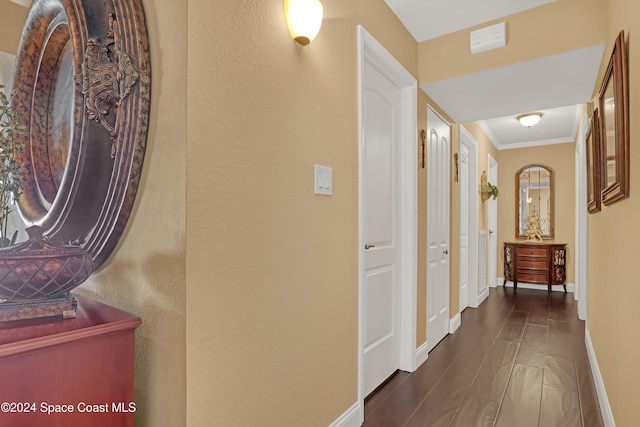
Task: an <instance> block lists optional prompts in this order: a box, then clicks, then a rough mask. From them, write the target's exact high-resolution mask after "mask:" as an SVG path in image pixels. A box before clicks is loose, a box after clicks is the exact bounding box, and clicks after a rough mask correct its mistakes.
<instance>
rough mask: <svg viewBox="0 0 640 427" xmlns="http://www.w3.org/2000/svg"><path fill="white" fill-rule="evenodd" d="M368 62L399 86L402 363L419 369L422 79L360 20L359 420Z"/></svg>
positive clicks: (408, 368)
mask: <svg viewBox="0 0 640 427" xmlns="http://www.w3.org/2000/svg"><path fill="white" fill-rule="evenodd" d="M365 63H368V64H370V65H372V66H373V67H374V68H376V70H378V71H379V72H380V73H381V74H382V75H383V76H385V77H386V78H388V79H389V80H390V81H391V82H393V83H394V84H395V85H396V86H398V88H400V97H401V101H400V102H401V112H400V116H401V118H400V122H401V127H402V129H401V131H400V133H401V137H400V139H401V140H400V146H399V152H400V165H401V167H400V170H399V171H397V176H396V178H397V179H398V182H399V188H400V189H401V191H400V194H399V206H398V213H399V215H400V221H399V224H400V227H399V230H398V236H397V237H398V242H399V245H398V246H399V248H398V249H399V252H400V254H401V256H400V257H399V260H398V268H399V270H400V271H399V274H398V276H397V277H399V281H398V284H399V286H400V307H401V309H400V313H401V315H400V328H399V333H400V369H401V370H403V371H408V372H413V371H414V370H415V369H416V299H417V282H418V271H417V270H418V172H417V162H418V150H417V126H418V124H417V123H418V118H417V111H418V82H417V81H416V79H415V78H414V77H413V76H412V75H411V74H410V73H409V72H408V71H407V70H406V69H405V68H404V67H403V66H402V65H401V64H400V63H399V62H398V61H397V60H396V59H395V58H394V57H393V56H392V55H391V54H390V53H389V52H388V51H387V50H386V49H385V48H384V47H383V46H382V45H381V44H380V43H378V41H376V40H375V39H374V38H373V36H371V34H369V33H368V32H367V30H365V29H364V27H362V26H361V25H359V26H358V139H359V144H358V168H359V171H358V180H359V184H358V209H359V213H358V233H359V236H358V242H359V248H358V264H359V265H358V403H359V407H360V409H361V410H360V422H361V423H362V422H363V421H364V398H365V396H364V395H363V394H364V344H365V336H366V335H365V332H366V331H365V327H366V317H365V316H366V313H365V312H364V311H365V310H364V305H365V301H364V292H363V287H364V279H363V272H364V265H365V264H364V259H365V256H364V245H365V242H364V236H365V233H364V221H363V211H364V203H363V197H364V195H363V191H362V187H363V182H364V176H363V161H364V156H363V151H364V150H363V147H364V140H363V135H364V132H363V130H364V125H363V111H362V109H363V103H364V65H365Z"/></svg>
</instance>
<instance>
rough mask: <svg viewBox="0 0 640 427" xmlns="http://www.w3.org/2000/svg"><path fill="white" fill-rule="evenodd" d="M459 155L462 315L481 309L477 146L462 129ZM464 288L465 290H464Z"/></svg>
mask: <svg viewBox="0 0 640 427" xmlns="http://www.w3.org/2000/svg"><path fill="white" fill-rule="evenodd" d="M458 151H459V154H458V170H459V178H458V181H459V198H460V202H459V205H460V254H459V257H458V259H459V270H458V271H459V272H458V275H459V277H460V304H459V309H460V311H462V310H464V309H465V307H478V305H479V304H480V302H482V301H481V297H480V295H481V294H482V292H481V290H480V288H479V282H478V192H477V191H476V188H478V143H477V142H476V140H475V139H473V137H472V136H471V135H470V134H469V132H467V131H466V129H465V128H463V127H462V126H460V138H459V149H458ZM463 286H464V287H463Z"/></svg>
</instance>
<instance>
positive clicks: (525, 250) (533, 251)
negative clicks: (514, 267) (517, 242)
mask: <svg viewBox="0 0 640 427" xmlns="http://www.w3.org/2000/svg"><path fill="white" fill-rule="evenodd" d="M516 254H517V255H518V256H539V257H546V256H547V248H545V247H541V248H535V247H531V246H525V247H522V246H519V247H517V248H516Z"/></svg>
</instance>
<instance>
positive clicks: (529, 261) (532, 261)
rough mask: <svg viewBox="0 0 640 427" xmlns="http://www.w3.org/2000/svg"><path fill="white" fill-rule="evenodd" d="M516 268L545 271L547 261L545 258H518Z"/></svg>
mask: <svg viewBox="0 0 640 427" xmlns="http://www.w3.org/2000/svg"><path fill="white" fill-rule="evenodd" d="M518 268H529V269H532V270H544V271H547V270H548V269H549V260H548V259H546V258H518Z"/></svg>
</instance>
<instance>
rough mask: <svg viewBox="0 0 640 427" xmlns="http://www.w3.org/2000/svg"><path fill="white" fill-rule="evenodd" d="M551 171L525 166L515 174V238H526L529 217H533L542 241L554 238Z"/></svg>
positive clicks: (540, 167) (547, 168)
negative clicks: (538, 227)
mask: <svg viewBox="0 0 640 427" xmlns="http://www.w3.org/2000/svg"><path fill="white" fill-rule="evenodd" d="M553 175H554V174H553V170H552V169H551V168H549V167H546V166H542V165H527V166H525V167H523V168H521V169H520V170H519V171H518V172H516V237H517V238H526V237H527V231H528V230H529V217H530V216H531V215H533V216H535V217H536V219H537V222H538V224H539V226H540V233H541V235H542V238H543V239H553V238H554V230H555V229H554V218H553V205H554V188H553Z"/></svg>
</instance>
